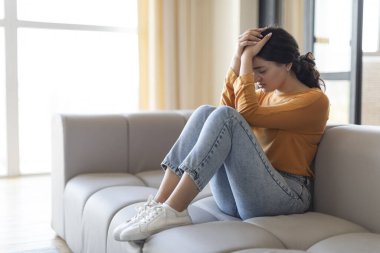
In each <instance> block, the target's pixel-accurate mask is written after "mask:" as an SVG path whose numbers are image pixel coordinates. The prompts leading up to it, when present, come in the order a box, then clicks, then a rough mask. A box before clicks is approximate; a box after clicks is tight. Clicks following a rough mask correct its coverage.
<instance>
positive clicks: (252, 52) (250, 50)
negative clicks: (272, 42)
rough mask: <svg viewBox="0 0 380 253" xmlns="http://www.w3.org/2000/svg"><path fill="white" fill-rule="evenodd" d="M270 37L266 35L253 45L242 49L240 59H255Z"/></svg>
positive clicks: (270, 34) (269, 34)
mask: <svg viewBox="0 0 380 253" xmlns="http://www.w3.org/2000/svg"><path fill="white" fill-rule="evenodd" d="M271 36H272V33H268V34H267V35H265V37H264V38H262V39H261V40H260V41H258V42H256V43H255V44H254V45H249V46H246V47H245V48H244V51H243V53H242V56H241V57H242V58H243V57H247V58H251V59H252V58H253V57H255V56H256V55H257V54H258V53H259V52H260V50H261V49H262V48H263V47H264V45H265V44H266V43H267V42H268V40H269V39H270V37H271Z"/></svg>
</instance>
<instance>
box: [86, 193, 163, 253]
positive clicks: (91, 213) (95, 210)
mask: <svg viewBox="0 0 380 253" xmlns="http://www.w3.org/2000/svg"><path fill="white" fill-rule="evenodd" d="M156 192H157V189H155V188H150V187H146V186H144V187H142V186H113V187H108V188H105V189H102V190H100V191H98V192H96V193H95V194H93V195H92V196H91V197H90V198H89V199H88V201H87V203H86V205H85V208H84V211H83V218H82V219H83V228H82V229H83V231H82V232H83V248H82V251H81V252H91V253H105V252H106V248H107V236H108V234H109V228H110V224H111V221H112V219H113V217H114V216H115V214H116V213H117V212H119V211H120V210H121V209H123V208H124V207H126V206H130V205H133V204H136V203H140V202H145V201H146V199H147V198H148V197H149V195H154V194H155V193H156ZM129 212H130V213H131V215H130V216H132V213H133V214H134V207H133V206H131V207H130V210H129ZM112 239H113V238H112Z"/></svg>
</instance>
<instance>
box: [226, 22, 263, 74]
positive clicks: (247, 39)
mask: <svg viewBox="0 0 380 253" xmlns="http://www.w3.org/2000/svg"><path fill="white" fill-rule="evenodd" d="M265 29H266V28H255V29H248V30H247V31H245V32H244V33H243V34H241V35H240V36H239V39H238V43H237V48H236V52H235V55H234V57H233V59H232V63H231V68H232V69H233V70H234V72H235V73H236V74H237V75H239V69H240V60H241V56H242V54H243V52H244V49H245V48H246V47H249V46H254V45H256V44H257V43H258V42H259V41H260V40H261V38H262V37H263V36H262V35H261V32H263V31H264V30H265Z"/></svg>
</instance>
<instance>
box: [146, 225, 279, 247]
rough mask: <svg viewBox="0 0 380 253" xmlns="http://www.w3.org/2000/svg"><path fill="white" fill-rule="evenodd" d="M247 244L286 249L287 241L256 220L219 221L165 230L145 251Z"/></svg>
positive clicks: (151, 240)
mask: <svg viewBox="0 0 380 253" xmlns="http://www.w3.org/2000/svg"><path fill="white" fill-rule="evenodd" d="M173 238H175V240H173ZM247 248H280V249H283V248H284V245H283V244H282V243H281V241H280V240H279V239H277V238H276V237H275V236H273V235H272V234H271V233H270V232H268V231H266V230H264V229H262V228H260V227H257V226H254V225H252V224H248V223H245V222H241V221H216V222H208V223H202V224H195V225H194V224H193V225H189V226H182V227H176V228H172V229H168V230H164V231H162V232H160V233H158V234H155V235H153V236H151V237H149V238H148V239H147V240H146V241H145V244H144V248H143V252H144V253H145V252H146V253H149V252H165V253H177V252H181V253H193V252H197V253H206V252H207V253H220V252H232V251H236V250H241V249H247Z"/></svg>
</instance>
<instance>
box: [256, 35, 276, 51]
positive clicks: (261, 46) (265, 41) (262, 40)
mask: <svg viewBox="0 0 380 253" xmlns="http://www.w3.org/2000/svg"><path fill="white" fill-rule="evenodd" d="M270 37H272V33H268V34H267V35H265V36H264V38H262V39H261V40H260V41H259V42H257V43H256V45H257V47H258V49H259V51H260V50H261V48H263V46H264V45H265V44H266V43H267V42H268V40H269V39H270Z"/></svg>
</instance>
